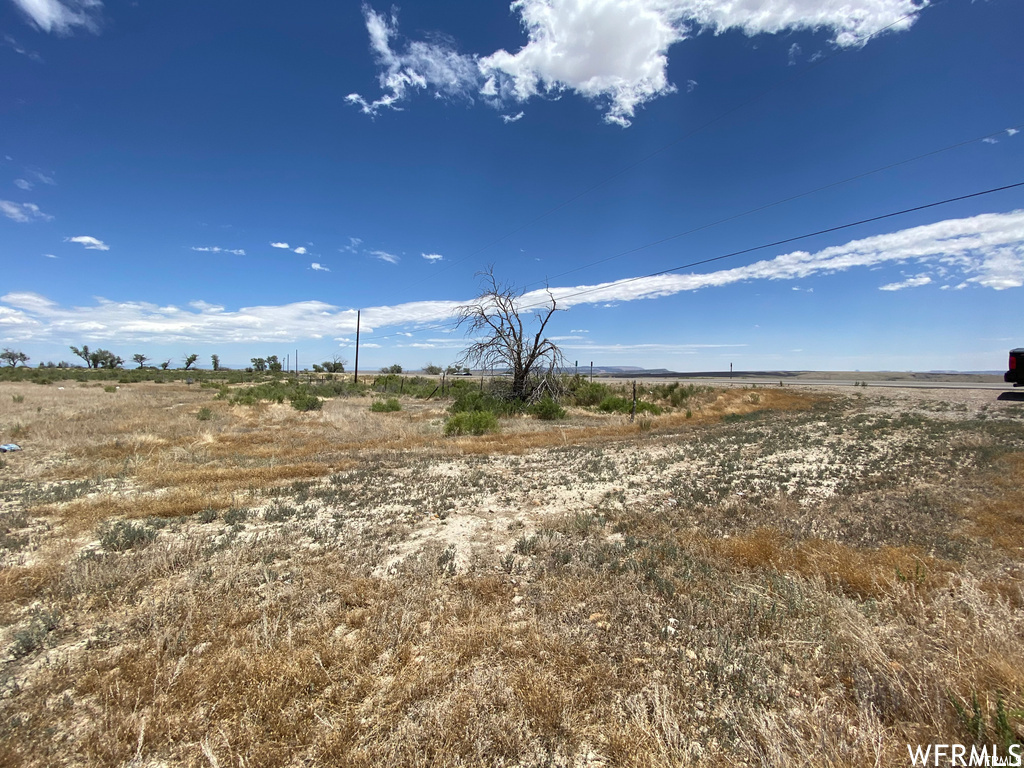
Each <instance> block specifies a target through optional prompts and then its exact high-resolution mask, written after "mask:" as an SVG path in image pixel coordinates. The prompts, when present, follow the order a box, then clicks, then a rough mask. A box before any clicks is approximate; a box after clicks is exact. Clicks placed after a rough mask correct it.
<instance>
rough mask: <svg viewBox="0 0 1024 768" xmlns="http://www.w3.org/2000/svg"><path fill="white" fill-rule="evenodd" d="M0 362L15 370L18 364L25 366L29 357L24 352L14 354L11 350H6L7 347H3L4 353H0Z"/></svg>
mask: <svg viewBox="0 0 1024 768" xmlns="http://www.w3.org/2000/svg"><path fill="white" fill-rule="evenodd" d="M0 360H3V361H4V362H5V363H7V364H8V365H9V366H11V367H12V368H15V367H17V365H18V363H22V364H23V365H27V364H28V360H29V357H28V355H26V354H25V353H24V352H16V351H15V350H13V349H8V348H7V347H4V351H3V352H0Z"/></svg>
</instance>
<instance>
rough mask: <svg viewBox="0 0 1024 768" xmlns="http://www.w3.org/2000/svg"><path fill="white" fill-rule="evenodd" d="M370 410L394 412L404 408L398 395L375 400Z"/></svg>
mask: <svg viewBox="0 0 1024 768" xmlns="http://www.w3.org/2000/svg"><path fill="white" fill-rule="evenodd" d="M370 410H371V411H373V412H374V413H393V412H395V411H400V410H402V404H401V403H400V402H398V398H397V397H389V398H388V399H387V400H374V401H373V403H372V405H370Z"/></svg>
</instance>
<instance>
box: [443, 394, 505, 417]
mask: <svg viewBox="0 0 1024 768" xmlns="http://www.w3.org/2000/svg"><path fill="white" fill-rule="evenodd" d="M521 409H522V404H521V403H516V402H514V401H511V400H504V399H502V398H500V397H495V396H494V395H492V394H491V393H489V392H481V391H480V390H478V389H468V390H467V389H464V390H462V391H460V392H459V393H458V394H457V395H456V397H455V400H454V402H452V404H451V406H449V408H448V411H449V412H450V413H453V414H454V413H490V414H493V415H494V416H510V415H511V414H513V413H517V412H519V411H520V410H521Z"/></svg>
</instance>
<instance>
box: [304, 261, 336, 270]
mask: <svg viewBox="0 0 1024 768" xmlns="http://www.w3.org/2000/svg"><path fill="white" fill-rule="evenodd" d="M309 268H310V269H312V270H313V271H314V272H330V271H331V270H329V269H328V268H327V267H325V266H324V265H323V264H320V263H318V262H315V261H314V262H313V263H312V264H310V265H309Z"/></svg>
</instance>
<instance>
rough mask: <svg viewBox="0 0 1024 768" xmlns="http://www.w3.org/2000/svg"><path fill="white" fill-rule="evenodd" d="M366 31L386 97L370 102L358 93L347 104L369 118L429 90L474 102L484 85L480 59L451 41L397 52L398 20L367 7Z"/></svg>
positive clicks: (413, 45) (414, 44) (414, 45)
mask: <svg viewBox="0 0 1024 768" xmlns="http://www.w3.org/2000/svg"><path fill="white" fill-rule="evenodd" d="M363 15H364V17H365V19H366V30H367V32H369V34H370V50H371V51H372V52H373V56H374V59H375V60H376V62H377V65H378V66H379V67H380V69H381V72H380V76H379V81H380V87H381V89H382V90H383V91H384V95H383V96H381V97H380V98H379V99H376V100H374V101H367V100H366V99H365V98H363V97H362V96H360V95H359V94H358V93H350V94H349V95H348V96H346V97H345V99H346V101H348V102H349V103H350V104H354V105H356V106H358V107H359V109H360V110H361V111H362V112H363V113H365V114H367V115H376V114H377V113H378V112H379V111H380V110H381V109H398V108H399V107H397V106H396V105H397V104H398V102H400V101H402V100H403V99H405V98H406V97H407V96H408V95H409V93H410V92H411V91H417V90H429V91H430V92H431V93H433V95H434V96H437V97H439V98H449V99H455V98H460V99H471V97H472V95H473V92H474V91H475V90H476V87H477V85H478V83H479V82H480V71H479V69H478V67H477V64H476V59H475V58H474V57H472V56H464V55H462V54H459V53H458V52H457V51H456V50H455V47H454V45H453V44H452V43H451V42H450V41H447V40H445V41H439V42H419V41H414V42H411V43H409V44H408V45H406V46H404V50H402V51H396V50H395V49H394V48H392V46H391V39H392V38H393V37H395V36H396V35H397V31H398V18H397V15H396V14H395V13H394V12H392V14H391V17H390V18H388V17H386V16H384V15H383V14H380V13H377V12H376V11H374V10H373V9H372V8H370V7H369V6H367V5H364V6H363Z"/></svg>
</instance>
